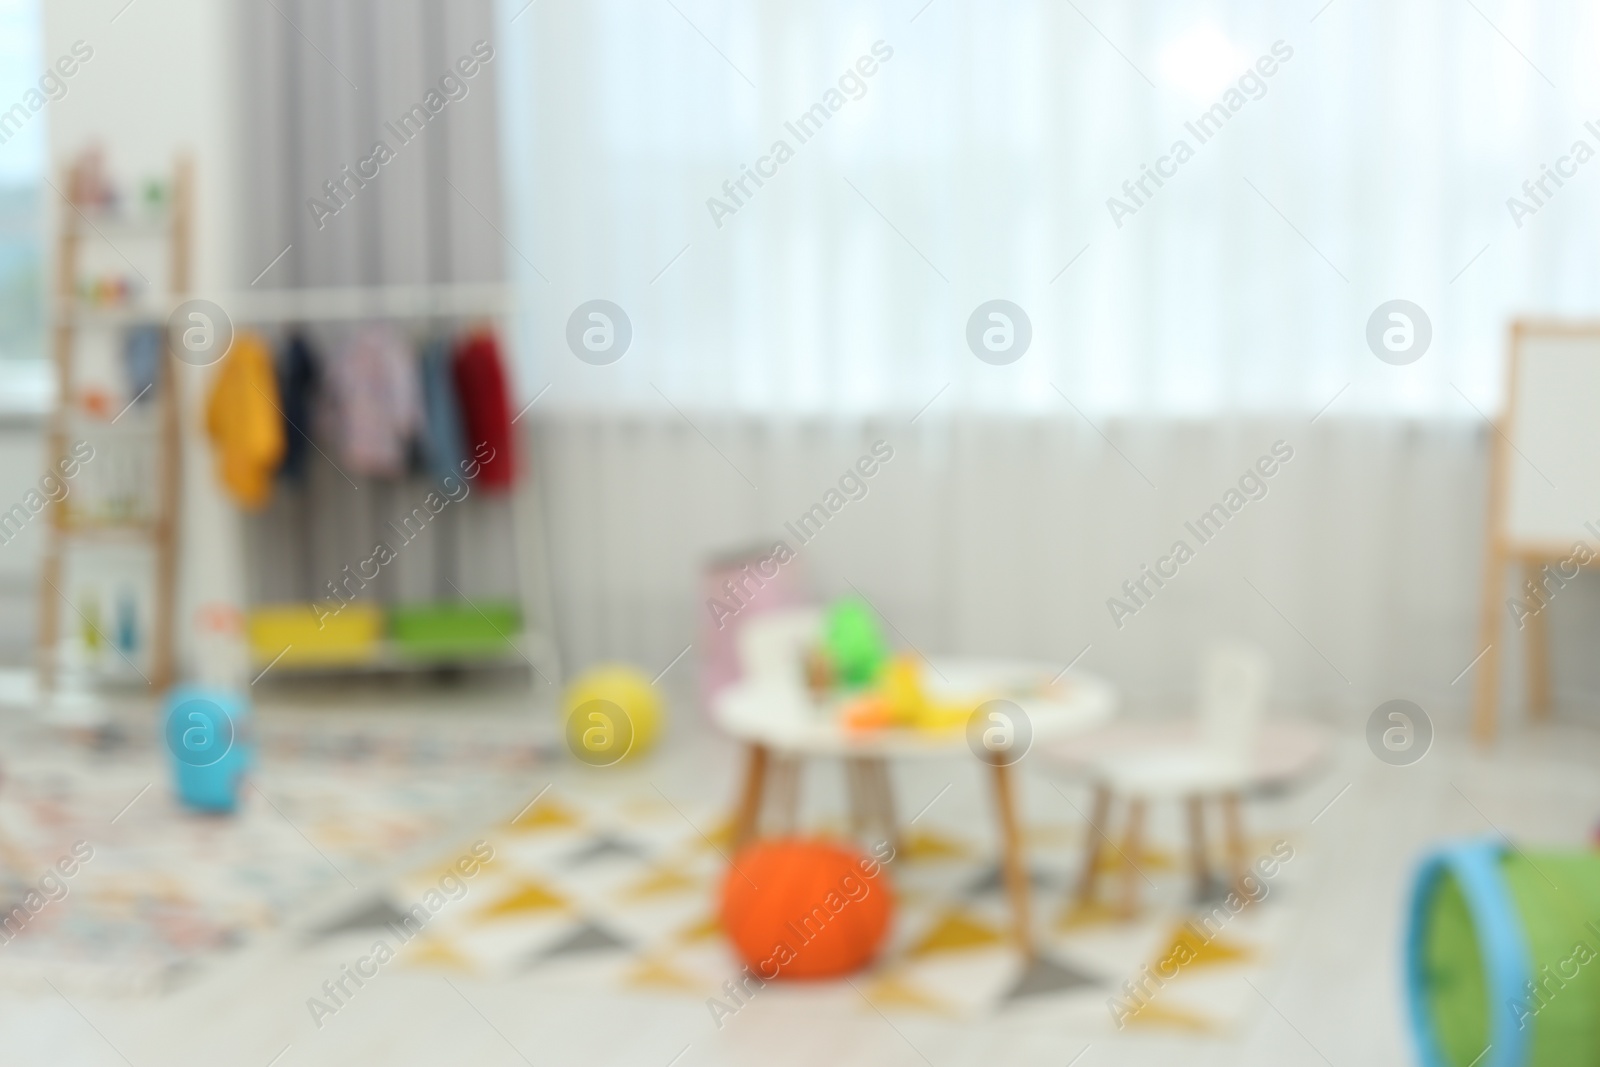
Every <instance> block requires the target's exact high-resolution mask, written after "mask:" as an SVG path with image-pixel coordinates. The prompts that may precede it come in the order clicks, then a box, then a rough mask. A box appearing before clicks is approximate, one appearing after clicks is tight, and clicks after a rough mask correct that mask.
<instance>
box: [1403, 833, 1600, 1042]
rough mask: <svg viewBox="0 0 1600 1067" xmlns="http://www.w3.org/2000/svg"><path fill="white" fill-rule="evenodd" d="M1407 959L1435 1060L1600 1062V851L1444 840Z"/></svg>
mask: <svg viewBox="0 0 1600 1067" xmlns="http://www.w3.org/2000/svg"><path fill="white" fill-rule="evenodd" d="M1405 968H1406V986H1407V989H1408V992H1409V995H1410V1001H1411V1023H1412V1030H1413V1032H1414V1033H1415V1035H1416V1039H1417V1045H1418V1054H1419V1058H1420V1060H1421V1062H1422V1064H1423V1067H1579V1065H1600V853H1594V852H1537V851H1535V852H1525V851H1523V850H1521V849H1514V848H1511V847H1508V846H1506V845H1504V844H1503V843H1500V842H1497V841H1473V842H1466V843H1460V844H1454V845H1450V846H1447V847H1445V848H1442V849H1440V850H1439V851H1438V852H1436V853H1434V854H1433V855H1431V856H1429V857H1428V858H1427V859H1426V860H1425V861H1424V862H1423V864H1422V867H1421V869H1420V870H1419V871H1418V873H1417V877H1416V881H1415V884H1414V886H1413V889H1412V896H1411V916H1410V929H1409V931H1408V932H1407V935H1406V960H1405Z"/></svg>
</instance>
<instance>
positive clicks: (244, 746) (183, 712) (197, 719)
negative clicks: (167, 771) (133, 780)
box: [162, 685, 255, 814]
mask: <svg viewBox="0 0 1600 1067" xmlns="http://www.w3.org/2000/svg"><path fill="white" fill-rule="evenodd" d="M163 721H164V726H163V729H162V736H163V738H164V739H165V741H166V746H167V752H168V753H169V754H171V756H172V772H173V777H174V780H175V782H176V784H177V791H178V799H179V800H181V801H182V802H183V803H184V804H185V805H187V806H188V807H191V808H194V809H196V810H199V811H208V812H219V813H223V814H227V813H230V812H232V811H233V810H234V808H236V807H237V806H238V803H239V791H240V789H241V788H242V786H243V780H244V775H245V772H246V771H248V770H249V769H250V768H251V767H252V766H254V764H255V739H254V731H253V730H252V722H251V715H250V702H249V701H248V700H247V699H246V698H245V697H243V696H241V695H240V694H238V693H234V692H230V691H228V690H223V689H212V688H208V687H206V686H198V685H183V686H178V687H176V688H174V689H173V690H171V691H170V692H169V693H168V694H167V709H166V715H165V716H164V720H163Z"/></svg>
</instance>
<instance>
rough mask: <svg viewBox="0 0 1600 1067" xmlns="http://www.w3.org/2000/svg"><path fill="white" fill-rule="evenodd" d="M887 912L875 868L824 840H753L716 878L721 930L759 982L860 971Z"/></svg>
mask: <svg viewBox="0 0 1600 1067" xmlns="http://www.w3.org/2000/svg"><path fill="white" fill-rule="evenodd" d="M893 912H894V896H893V894H892V893H891V892H890V889H889V879H888V878H886V877H884V876H883V873H882V867H881V865H880V864H879V863H878V862H877V861H876V860H874V859H872V858H870V857H867V856H863V855H859V854H858V853H855V852H852V851H849V850H847V849H844V848H841V847H839V846H838V845H835V844H831V843H829V842H826V841H817V840H808V839H804V838H781V839H774V840H767V841H757V842H755V843H754V844H751V845H749V846H747V847H746V848H744V849H743V850H742V851H741V852H740V853H739V854H738V855H737V856H735V857H734V860H733V865H732V866H731V867H730V868H729V869H728V873H727V876H726V877H725V878H724V879H723V881H722V910H721V919H722V928H723V930H725V931H727V934H728V937H729V939H731V940H732V941H733V945H734V949H735V950H736V951H737V952H738V954H739V957H740V958H741V959H743V960H744V961H745V962H746V963H747V964H749V966H750V970H751V972H752V973H753V974H756V975H758V976H759V977H760V978H761V979H762V980H764V981H772V980H773V979H775V978H777V977H779V976H782V977H784V978H838V977H840V976H843V975H847V974H851V973H853V972H855V971H858V970H860V969H861V968H862V967H864V966H866V965H867V964H868V963H869V962H871V960H872V958H873V957H874V956H876V955H877V953H878V949H879V947H880V946H881V945H882V944H883V939H884V936H885V935H886V934H887V933H888V930H889V919H890V917H891V915H892V914H893Z"/></svg>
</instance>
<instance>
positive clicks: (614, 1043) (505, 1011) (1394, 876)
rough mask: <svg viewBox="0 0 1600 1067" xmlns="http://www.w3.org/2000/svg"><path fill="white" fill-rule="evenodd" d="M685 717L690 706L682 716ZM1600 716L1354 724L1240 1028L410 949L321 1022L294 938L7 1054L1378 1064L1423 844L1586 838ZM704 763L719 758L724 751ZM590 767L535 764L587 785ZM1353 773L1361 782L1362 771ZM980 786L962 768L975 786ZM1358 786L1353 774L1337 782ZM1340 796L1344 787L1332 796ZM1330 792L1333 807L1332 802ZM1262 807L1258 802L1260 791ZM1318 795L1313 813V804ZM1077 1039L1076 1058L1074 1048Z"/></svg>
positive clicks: (1, 1044)
mask: <svg viewBox="0 0 1600 1067" xmlns="http://www.w3.org/2000/svg"><path fill="white" fill-rule="evenodd" d="M682 725H684V726H688V725H690V724H682ZM1597 762H1600V733H1596V732H1595V731H1593V730H1592V729H1589V728H1580V727H1574V726H1562V725H1556V726H1552V727H1548V728H1545V729H1541V730H1537V731H1529V732H1520V733H1515V734H1514V735H1513V736H1511V737H1509V738H1507V739H1506V740H1504V741H1503V742H1502V743H1501V744H1500V745H1499V747H1498V748H1496V749H1495V750H1493V751H1492V752H1489V753H1485V752H1482V751H1479V750H1476V749H1473V748H1471V747H1469V746H1468V745H1467V744H1466V743H1465V742H1464V741H1462V740H1461V739H1459V738H1458V737H1455V736H1451V735H1448V734H1447V735H1446V736H1443V737H1441V738H1440V740H1439V742H1438V743H1437V744H1436V745H1435V748H1434V750H1433V751H1432V752H1431V753H1429V755H1428V756H1427V757H1426V758H1425V759H1423V760H1422V761H1421V762H1420V763H1419V764H1417V765H1415V766H1411V767H1405V768H1396V767H1390V766H1387V765H1384V764H1382V763H1380V762H1379V761H1378V760H1377V759H1376V758H1374V757H1373V756H1372V754H1371V753H1370V752H1368V751H1367V749H1366V746H1365V743H1364V742H1363V741H1362V739H1361V737H1360V735H1359V732H1358V730H1357V729H1356V728H1355V727H1354V726H1352V727H1351V728H1350V729H1348V730H1346V731H1345V732H1344V740H1343V741H1342V742H1341V746H1340V749H1339V752H1338V754H1337V757H1336V759H1335V760H1334V761H1333V764H1332V766H1331V767H1330V768H1329V770H1328V772H1327V773H1326V775H1324V776H1323V777H1321V778H1320V779H1318V780H1317V781H1316V782H1314V783H1311V784H1310V785H1309V786H1308V787H1307V788H1306V789H1304V790H1303V791H1302V792H1300V793H1298V794H1297V795H1295V796H1292V797H1289V798H1286V799H1285V800H1283V801H1281V802H1277V803H1276V804H1275V805H1274V806H1275V807H1276V808H1278V809H1279V810H1275V811H1273V812H1272V813H1271V818H1272V819H1273V820H1274V821H1276V822H1283V823H1286V824H1289V825H1297V826H1299V827H1300V828H1301V829H1300V830H1299V831H1298V835H1297V836H1298V837H1300V838H1301V839H1303V840H1304V841H1305V843H1306V845H1307V847H1306V849H1305V854H1306V856H1307V862H1308V863H1309V864H1311V865H1312V872H1313V875H1314V876H1313V877H1310V878H1307V879H1304V880H1302V881H1301V882H1300V883H1299V885H1300V886H1301V888H1300V889H1299V890H1298V892H1301V893H1303V894H1305V895H1306V899H1302V900H1300V901H1299V902H1298V904H1297V906H1296V907H1295V909H1294V914H1295V916H1296V919H1295V929H1294V930H1293V932H1292V934H1291V935H1290V936H1289V938H1288V939H1287V941H1286V943H1285V944H1284V945H1283V946H1282V949H1281V951H1280V953H1279V954H1278V958H1277V959H1276V961H1275V965H1274V967H1273V970H1272V973H1271V975H1270V977H1269V978H1268V980H1267V981H1266V983H1265V984H1264V985H1262V986H1261V988H1260V990H1259V999H1260V1001H1261V1003H1260V1004H1259V1010H1258V1011H1256V1012H1255V1013H1254V1015H1253V1018H1252V1019H1251V1021H1250V1023H1249V1024H1248V1025H1247V1026H1246V1027H1245V1028H1244V1030H1243V1031H1242V1032H1241V1033H1238V1034H1236V1035H1233V1036H1231V1037H1228V1038H1208V1039H1199V1038H1193V1037H1186V1036H1179V1035H1174V1036H1170V1037H1162V1036H1151V1035H1149V1034H1141V1035H1138V1036H1131V1035H1130V1036H1120V1035H1119V1036H1118V1037H1116V1038H1113V1039H1105V1038H1100V1037H1097V1038H1095V1039H1094V1041H1093V1043H1092V1044H1091V1045H1090V1047H1088V1049H1087V1051H1085V1045H1086V1044H1088V1043H1089V1042H1088V1039H1086V1038H1085V1037H1084V1036H1082V1035H1079V1034H1074V1033H1073V1032H1071V1030H1070V1029H1068V1028H1066V1027H1064V1026H1063V1025H1062V1024H1061V1022H1060V1021H1059V1020H1057V1019H1054V1018H1052V1016H1051V1014H1050V1013H1049V1012H1048V1011H1047V1010H1019V1011H1016V1012H1014V1013H1012V1012H1007V1013H1003V1014H1001V1015H999V1016H997V1017H995V1018H993V1019H991V1020H988V1021H985V1022H982V1023H977V1024H954V1023H950V1022H945V1021H940V1020H937V1019H922V1018H919V1017H897V1018H896V1019H895V1020H894V1021H892V1022H891V1021H890V1020H888V1019H886V1018H885V1017H883V1016H880V1015H878V1014H876V1013H874V1012H872V1011H869V1010H866V1009H865V1008H864V1007H859V1006H858V1007H857V1008H856V1009H852V1010H844V1011H841V1010H840V1009H839V1008H838V1006H837V1001H836V1000H835V1001H829V1002H828V1003H826V1004H819V1003H813V1002H812V1000H811V998H808V997H807V996H806V995H805V994H804V993H803V992H795V993H786V994H785V995H783V996H775V997H762V998H760V999H758V1000H756V1001H753V1002H752V1003H751V1004H750V1006H749V1007H748V1008H747V1009H746V1010H744V1011H741V1012H740V1013H739V1014H738V1015H737V1016H736V1017H735V1018H734V1019H733V1020H731V1021H730V1022H729V1023H728V1025H727V1026H726V1027H725V1028H723V1029H721V1030H719V1029H717V1028H716V1027H715V1026H714V1025H713V1024H712V1021H711V1018H710V1015H709V1013H708V1012H707V1011H706V1009H705V1008H704V1006H703V1005H700V1004H698V1003H694V1002H689V1001H676V1000H669V999H665V998H653V997H630V996H621V995H618V996H598V995H582V994H577V993H570V992H569V993H560V992H555V993H552V992H551V991H550V990H549V989H548V988H544V987H541V988H539V989H537V990H536V989H534V988H533V983H531V982H526V981H524V980H522V979H518V980H512V981H507V982H500V983H486V982H474V981H469V980H460V979H455V980H452V981H453V985H452V984H451V982H447V981H446V980H445V979H444V978H442V977H440V976H438V975H433V974H427V973H419V972H409V973H408V972H404V971H397V972H395V973H393V974H388V973H386V974H384V975H383V977H382V980H381V981H376V982H373V983H371V984H370V985H369V987H367V988H366V989H364V990H363V991H362V994H361V997H360V999H359V1000H353V1001H352V1002H351V1004H350V1005H349V1006H348V1008H347V1009H346V1010H344V1011H342V1012H341V1013H340V1014H339V1015H338V1017H337V1019H336V1020H334V1021H333V1022H331V1023H330V1024H329V1025H326V1026H324V1027H323V1028H322V1029H321V1030H318V1029H317V1028H316V1027H315V1026H314V1025H313V1024H312V1021H311V1019H310V1016H309V1014H308V1012H307V1010H306V1007H305V1002H306V998H307V997H308V996H310V995H311V994H312V993H313V992H314V991H315V990H316V988H317V986H318V985H320V983H321V982H322V980H323V979H324V978H326V977H327V975H328V972H329V969H330V968H329V961H327V960H324V959H320V958H318V956H317V955H316V953H314V952H307V951H306V950H305V949H304V948H303V947H301V946H300V945H299V944H298V943H295V942H293V941H291V940H290V939H288V938H284V939H281V940H278V941H276V942H273V943H264V944H260V945H257V946H255V947H253V948H251V949H250V950H248V951H246V952H245V953H243V954H242V955H241V957H240V958H238V959H236V960H234V961H232V962H230V963H229V964H227V965H226V966H225V967H219V968H217V969H215V970H214V971H211V972H207V973H206V975H205V976H204V978H203V979H202V980H200V981H198V982H196V983H194V984H192V985H191V986H189V987H188V988H185V989H182V990H180V991H179V992H177V993H174V994H171V995H169V996H167V997H165V998H163V999H158V1000H148V999H145V1000H115V999H95V998H89V997H83V996H74V997H73V999H72V1001H71V1003H69V1002H67V1001H66V1000H65V999H64V998H63V997H62V996H59V995H56V994H51V993H45V994H43V995H40V996H33V997H19V996H16V995H6V996H4V997H0V1050H3V1051H0V1063H3V1064H5V1065H7V1067H10V1065H18V1067H35V1065H37V1067H44V1065H51V1067H59V1065H74V1067H75V1065H80V1064H82V1065H86V1067H87V1065H100V1064H106V1065H116V1064H132V1065H135V1067H146V1065H151V1067H153V1065H157V1064H160V1065H174V1067H187V1065H191V1064H193V1065H197V1067H198V1065H202V1064H203V1065H208V1067H209V1065H216V1064H227V1065H229V1067H235V1065H238V1067H267V1065H269V1064H276V1065H278V1067H312V1065H321V1064H329V1065H332V1064H339V1065H348V1064H363V1065H365V1064H383V1065H391V1064H392V1065H410V1064H416V1065H430V1067H431V1065H435V1064H474V1065H480V1064H481V1065H496V1064H506V1065H512V1064H519V1063H528V1064H539V1065H541V1067H542V1065H544V1064H566V1063H571V1064H585V1065H588V1064H595V1065H604V1064H619V1065H629V1067H669V1065H672V1067H700V1065H712V1064H760V1065H762V1067H783V1065H789V1064H795V1065H800V1064H805V1065H810V1064H818V1063H830V1064H840V1065H849V1064H873V1065H879V1064H908V1065H912V1064H931V1065H936V1067H946V1065H949V1067H955V1065H963V1064H1001V1063H1003V1064H1007V1065H1011V1064H1035V1063H1037V1064H1051V1065H1054V1067H1063V1065H1066V1064H1068V1063H1069V1062H1076V1063H1077V1064H1079V1065H1080V1067H1099V1065H1102V1064H1163V1065H1165V1064H1170V1063H1171V1062H1173V1059H1174V1057H1179V1056H1181V1057H1183V1058H1185V1059H1187V1060H1191V1061H1193V1062H1198V1063H1202V1064H1217V1065H1219V1067H1221V1065H1228V1067H1233V1065H1242V1064H1262V1065H1268V1064H1270V1065H1273V1067H1294V1065H1298V1064H1307V1065H1326V1064H1332V1065H1337V1067H1346V1065H1350V1067H1355V1065H1360V1067H1381V1065H1389V1064H1396V1065H1398V1064H1408V1063H1413V1062H1415V1060H1414V1058H1413V1056H1412V1054H1411V1050H1410V1045H1409V1036H1408V1035H1407V1033H1406V1032H1405V1029H1404V1012H1405V1004H1404V1000H1403V998H1402V995H1401V990H1400V986H1399V982H1398V951H1399V943H1400V921H1401V919H1400V916H1401V910H1402V902H1403V899H1404V893H1405V886H1406V883H1407V881H1408V879H1409V876H1410V871H1411V868H1412V865H1413V864H1414V862H1415V860H1416V857H1417V856H1418V855H1419V854H1420V852H1421V851H1422V850H1423V849H1424V848H1425V847H1426V845H1427V844H1428V843H1429V842H1431V841H1434V840H1437V839H1439V838H1441V837H1447V836H1461V835H1479V834H1494V833H1496V832H1503V833H1504V834H1506V835H1508V836H1509V837H1511V838H1512V839H1514V840H1516V841H1518V842H1519V843H1539V844H1546V843H1547V844H1554V845H1561V846H1568V847H1575V848H1577V847H1584V845H1585V843H1586V842H1587V840H1588V836H1589V833H1590V831H1591V829H1592V828H1593V826H1594V824H1595V823H1596V821H1597V819H1600V776H1597V775H1596V774H1595V773H1594V767H1595V765H1596V763H1597ZM709 768H718V770H717V771H716V772H715V773H710V772H709V770H708V769H709ZM948 770H950V769H949V768H939V767H936V766H931V767H928V768H926V769H925V770H923V771H920V772H918V773H919V774H921V775H922V777H912V776H903V777H901V778H900V779H898V780H897V788H898V790H899V791H900V794H901V804H902V807H903V809H904V810H911V811H914V810H916V808H917V807H919V806H920V805H921V804H922V803H924V802H925V800H924V798H926V797H932V796H934V795H935V794H936V793H938V791H939V790H940V788H942V783H943V782H945V781H956V782H957V783H958V785H957V787H955V788H952V790H951V791H950V793H949V794H948V795H947V796H945V797H943V798H942V799H941V800H940V801H939V803H940V805H947V804H948V805H952V806H957V807H959V806H961V805H974V806H978V805H983V804H985V803H986V798H985V797H983V796H982V795H981V794H980V793H979V792H978V790H977V785H976V783H973V784H972V785H971V786H970V788H969V786H968V785H967V784H964V783H967V782H970V781H971V780H972V779H973V777H974V776H971V775H957V774H951V775H948V776H946V775H945V773H944V772H945V771H948ZM594 773H595V772H594V771H592V770H589V769H586V768H577V767H570V766H558V767H554V768H552V770H551V771H550V772H547V773H545V772H541V773H539V774H536V775H535V780H534V781H531V782H530V783H529V784H530V795H531V793H532V792H534V791H536V790H537V789H538V788H540V787H542V786H543V785H544V784H545V782H546V781H551V780H553V781H555V782H556V783H557V788H559V789H568V790H574V791H577V790H582V789H583V788H585V783H586V782H587V783H592V782H593V781H594V779H593V777H592V776H593V774H594ZM626 773H631V774H637V775H643V776H648V778H649V781H650V782H652V783H654V784H655V785H656V786H658V787H659V788H660V789H661V790H662V791H663V792H665V793H666V794H668V795H669V796H671V797H675V798H686V799H689V798H697V797H706V798H721V797H726V796H728V795H730V790H731V785H732V758H731V753H729V752H728V751H727V750H726V748H725V747H723V746H722V745H721V744H720V743H719V742H718V741H716V740H715V739H714V738H709V737H706V736H705V735H704V733H703V732H701V731H700V730H698V729H693V728H680V729H678V730H677V731H676V732H675V736H674V738H673V740H672V742H671V743H670V744H669V745H668V746H667V747H666V748H665V749H664V750H663V751H662V752H661V753H660V754H659V755H658V756H657V757H656V758H655V759H654V760H652V761H650V762H649V763H647V764H646V765H644V766H641V767H638V768H634V769H632V770H630V771H628V772H626ZM1347 785H1348V786H1349V788H1348V790H1345V787H1346V786H1347ZM963 790H966V792H965V793H964V792H963ZM1341 790H1345V791H1344V792H1343V794H1342V795H1340V794H1341ZM1335 797H1337V798H1338V799H1337V800H1336V801H1334V803H1332V805H1331V806H1329V802H1330V801H1331V800H1334V798H1335ZM1024 803H1025V810H1028V811H1037V812H1039V813H1041V815H1048V817H1050V818H1055V819H1060V818H1061V817H1062V816H1063V815H1064V814H1065V813H1064V812H1063V811H1062V810H1061V809H1062V801H1061V799H1060V797H1059V796H1058V795H1057V794H1056V793H1055V791H1054V790H1053V789H1051V788H1050V786H1049V785H1048V784H1047V783H1046V782H1045V781H1044V780H1043V779H1042V778H1040V777H1038V772H1037V771H1035V773H1034V774H1032V775H1030V776H1028V779H1027V789H1026V796H1025V801H1024ZM1319 812H1320V813H1321V814H1320V815H1319ZM1258 814H1260V813H1258ZM1313 817H1315V823H1314V824H1313V822H1312V819H1313ZM1080 1053H1082V1057H1081V1059H1077V1060H1074V1057H1078V1056H1079V1055H1080Z"/></svg>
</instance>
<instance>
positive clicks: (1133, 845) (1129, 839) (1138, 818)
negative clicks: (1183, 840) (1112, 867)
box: [1121, 797, 1145, 919]
mask: <svg viewBox="0 0 1600 1067" xmlns="http://www.w3.org/2000/svg"><path fill="white" fill-rule="evenodd" d="M1144 805H1145V802H1144V798H1143V797H1134V798H1133V799H1132V800H1130V801H1128V826H1127V830H1126V832H1125V833H1124V834H1123V836H1122V905H1121V907H1122V917H1123V918H1124V919H1131V918H1133V917H1134V915H1135V914H1137V912H1138V910H1139V877H1140V874H1139V854H1140V853H1141V852H1143V851H1144Z"/></svg>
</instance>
